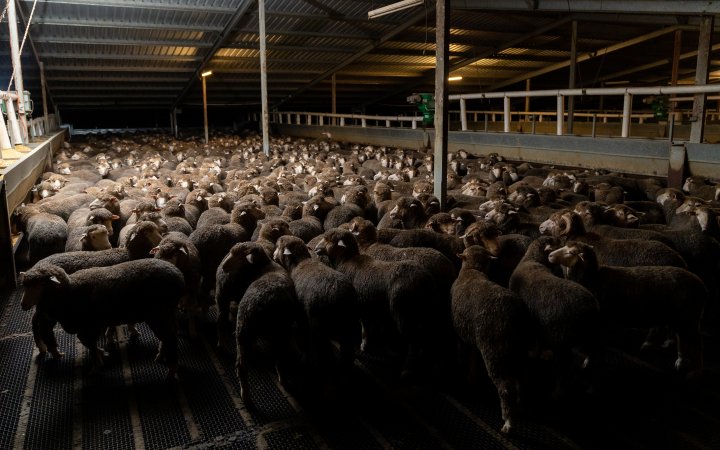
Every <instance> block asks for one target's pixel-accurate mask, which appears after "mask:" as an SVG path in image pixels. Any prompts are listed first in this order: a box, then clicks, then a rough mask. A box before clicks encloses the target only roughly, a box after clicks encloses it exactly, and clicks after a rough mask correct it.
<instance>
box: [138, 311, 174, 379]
mask: <svg viewBox="0 0 720 450" xmlns="http://www.w3.org/2000/svg"><path fill="white" fill-rule="evenodd" d="M146 323H147V325H148V327H149V328H150V330H151V331H152V332H153V334H155V336H156V337H157V338H158V340H159V341H160V345H159V347H158V353H157V355H156V356H155V361H156V362H163V363H165V364H166V365H167V366H168V375H167V379H168V380H172V379H174V378H175V374H176V373H177V369H178V339H177V325H176V323H175V317H174V312H173V313H172V314H171V315H170V316H169V318H166V319H164V320H163V319H161V320H154V319H149V320H147V321H146Z"/></svg>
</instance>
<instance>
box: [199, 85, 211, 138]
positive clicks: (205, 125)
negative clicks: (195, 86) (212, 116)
mask: <svg viewBox="0 0 720 450" xmlns="http://www.w3.org/2000/svg"><path fill="white" fill-rule="evenodd" d="M200 78H202V94H203V126H204V128H205V143H206V144H207V143H208V139H209V135H208V116H207V87H206V85H205V78H207V77H200Z"/></svg>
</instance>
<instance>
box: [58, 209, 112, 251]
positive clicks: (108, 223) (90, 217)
mask: <svg viewBox="0 0 720 450" xmlns="http://www.w3.org/2000/svg"><path fill="white" fill-rule="evenodd" d="M78 211H84V213H85V214H86V216H85V217H84V219H83V221H82V222H81V221H80V217H76V218H75V220H74V222H75V223H74V224H73V225H72V226H71V225H68V237H67V241H66V243H65V251H66V252H70V251H77V250H92V248H88V249H82V248H79V247H81V245H79V244H78V243H79V242H80V240H81V238H82V236H83V235H85V234H86V233H87V231H88V227H90V226H91V225H101V226H104V227H105V229H106V231H107V233H106V238H107V239H108V242H109V244H110V246H112V239H111V238H112V236H113V235H114V234H115V233H114V229H113V224H114V222H115V221H116V220H118V218H119V217H118V216H116V215H115V214H113V213H111V212H110V211H108V210H107V209H105V208H98V209H95V210H89V209H86V208H80V209H79V210H78ZM73 214H75V213H73ZM70 221H73V217H72V216H70ZM70 221H69V222H70ZM116 242H117V241H116ZM91 247H93V248H94V249H96V250H103V249H101V248H98V247H97V246H91ZM108 248H110V247H108Z"/></svg>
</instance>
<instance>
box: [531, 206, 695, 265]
mask: <svg viewBox="0 0 720 450" xmlns="http://www.w3.org/2000/svg"><path fill="white" fill-rule="evenodd" d="M540 232H541V233H543V234H546V235H551V236H562V237H567V239H571V240H580V241H583V242H586V243H588V244H590V245H593V246H594V247H595V252H596V253H597V255H598V258H600V261H601V262H602V263H603V264H607V265H613V266H621V267H630V266H675V267H682V268H687V264H686V262H685V261H684V260H683V258H682V256H680V254H679V253H678V252H676V251H675V250H673V249H672V248H670V247H668V246H667V245H665V244H663V243H662V242H658V241H646V240H642V239H611V238H604V237H602V236H599V235H597V234H595V233H591V232H587V231H586V230H585V225H584V224H583V221H582V219H581V218H580V216H579V215H578V214H577V213H575V212H573V211H570V210H561V211H558V212H556V213H554V214H552V215H551V216H550V218H549V219H548V220H546V221H545V222H543V223H542V224H540Z"/></svg>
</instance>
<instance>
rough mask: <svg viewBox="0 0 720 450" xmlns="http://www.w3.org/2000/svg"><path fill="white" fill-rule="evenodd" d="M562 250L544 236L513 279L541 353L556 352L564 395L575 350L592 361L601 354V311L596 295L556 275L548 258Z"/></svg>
mask: <svg viewBox="0 0 720 450" xmlns="http://www.w3.org/2000/svg"><path fill="white" fill-rule="evenodd" d="M559 247H560V243H559V241H558V239H557V238H554V237H549V236H543V237H540V238H538V239H536V240H535V241H533V243H532V244H530V247H528V250H527V252H526V253H525V256H524V257H523V259H522V260H521V261H520V264H518V266H517V268H516V269H515V271H514V272H513V274H512V276H511V277H510V283H509V287H510V290H511V291H513V292H515V293H516V294H517V295H519V296H520V298H521V299H522V300H523V302H524V303H525V304H526V305H527V307H528V310H529V311H530V317H531V322H532V324H533V327H532V331H531V333H532V334H531V335H532V336H533V337H534V338H535V339H536V341H537V344H538V347H539V349H550V350H552V353H553V357H554V362H555V369H556V371H557V374H556V375H557V379H556V383H557V384H556V392H555V393H556V394H560V393H561V392H562V388H563V387H564V384H565V383H564V381H565V379H566V377H567V376H568V374H569V372H570V368H571V365H572V352H571V351H572V349H573V348H575V347H579V349H580V350H581V351H582V352H584V353H585V354H586V355H587V356H588V358H586V360H585V361H586V363H587V362H588V361H592V357H593V356H595V352H596V351H597V350H598V338H599V326H600V309H599V306H598V302H597V300H596V299H595V297H594V296H593V295H592V293H591V292H590V291H589V290H588V289H586V288H585V287H583V286H582V285H580V284H579V283H576V282H574V281H570V280H565V279H563V278H561V277H559V276H557V275H556V273H555V272H554V269H553V266H552V263H550V262H549V260H548V255H549V254H550V252H552V251H553V250H556V249H557V248H559Z"/></svg>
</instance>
